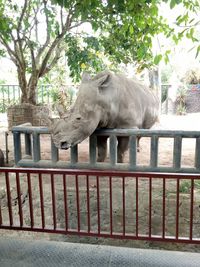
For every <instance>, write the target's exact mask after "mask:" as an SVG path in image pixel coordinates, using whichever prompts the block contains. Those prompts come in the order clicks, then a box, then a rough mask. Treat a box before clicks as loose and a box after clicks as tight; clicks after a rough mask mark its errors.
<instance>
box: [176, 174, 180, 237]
mask: <svg viewBox="0 0 200 267" xmlns="http://www.w3.org/2000/svg"><path fill="white" fill-rule="evenodd" d="M176 182H177V186H176V194H177V195H176V240H178V238H179V185H180V181H179V179H177V180H176Z"/></svg>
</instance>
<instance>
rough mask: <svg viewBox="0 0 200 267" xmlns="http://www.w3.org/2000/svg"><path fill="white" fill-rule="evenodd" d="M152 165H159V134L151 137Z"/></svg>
mask: <svg viewBox="0 0 200 267" xmlns="http://www.w3.org/2000/svg"><path fill="white" fill-rule="evenodd" d="M150 166H151V167H157V166H158V136H157V135H153V136H152V137H151V158H150Z"/></svg>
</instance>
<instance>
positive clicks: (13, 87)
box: [12, 85, 15, 102]
mask: <svg viewBox="0 0 200 267" xmlns="http://www.w3.org/2000/svg"><path fill="white" fill-rule="evenodd" d="M12 89H13V99H14V102H15V86H14V85H13V86H12Z"/></svg>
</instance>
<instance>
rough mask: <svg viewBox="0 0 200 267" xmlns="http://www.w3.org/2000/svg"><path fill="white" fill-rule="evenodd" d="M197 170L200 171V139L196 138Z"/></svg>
mask: <svg viewBox="0 0 200 267" xmlns="http://www.w3.org/2000/svg"><path fill="white" fill-rule="evenodd" d="M195 168H197V169H200V137H198V138H196V148H195Z"/></svg>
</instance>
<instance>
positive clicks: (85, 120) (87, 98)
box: [51, 71, 159, 162]
mask: <svg viewBox="0 0 200 267" xmlns="http://www.w3.org/2000/svg"><path fill="white" fill-rule="evenodd" d="M158 110H159V101H158V98H157V97H156V96H155V95H154V94H153V93H152V92H151V91H150V90H149V89H148V88H147V87H145V86H144V85H142V84H141V83H140V82H139V81H137V80H131V79H127V78H126V77H124V76H123V75H121V74H114V73H112V72H110V71H104V72H101V73H99V74H97V75H96V76H95V77H94V78H93V79H91V78H90V77H88V75H86V76H84V77H83V79H82V83H81V85H80V89H79V92H78V96H77V99H76V102H75V104H74V106H73V107H72V108H71V110H70V111H69V112H67V113H65V114H64V115H63V116H62V118H61V119H58V120H57V121H55V122H54V123H53V124H52V127H51V129H52V138H53V141H54V143H55V145H56V147H58V148H60V149H68V148H69V147H71V146H74V145H76V144H78V143H80V142H82V141H83V140H84V139H86V138H87V137H88V136H90V135H91V134H92V133H93V132H94V131H95V129H96V128H139V129H140V128H142V129H149V128H150V127H152V125H153V124H154V123H155V122H156V121H157V119H158V113H159V111H158ZM97 146H98V161H104V160H105V157H106V153H107V152H106V150H107V137H97ZM127 149H128V138H126V137H118V162H123V155H124V152H125V151H126V150H127Z"/></svg>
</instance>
